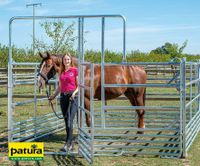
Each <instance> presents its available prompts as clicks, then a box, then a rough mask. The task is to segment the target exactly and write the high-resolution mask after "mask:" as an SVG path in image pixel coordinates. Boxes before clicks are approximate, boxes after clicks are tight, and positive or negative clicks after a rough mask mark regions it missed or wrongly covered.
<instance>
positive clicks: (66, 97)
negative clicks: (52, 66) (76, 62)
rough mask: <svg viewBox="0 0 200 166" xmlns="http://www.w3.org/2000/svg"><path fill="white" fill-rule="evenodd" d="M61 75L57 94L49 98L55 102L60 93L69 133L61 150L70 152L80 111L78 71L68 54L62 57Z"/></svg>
mask: <svg viewBox="0 0 200 166" xmlns="http://www.w3.org/2000/svg"><path fill="white" fill-rule="evenodd" d="M59 73H60V76H59V86H58V88H57V89H56V92H55V94H53V95H52V96H50V97H49V100H53V99H54V98H55V97H56V96H57V95H58V94H59V93H60V97H61V98H60V106H61V110H62V114H63V117H64V120H65V126H66V133H67V137H66V143H65V145H64V147H63V148H61V150H62V151H70V150H72V149H73V145H72V139H73V120H74V117H75V114H76V112H77V110H78V106H77V104H78V103H77V97H76V96H75V95H76V93H77V92H78V69H77V68H76V67H73V65H72V57H71V55H69V54H66V55H64V56H63V57H62V65H61V68H60V69H59ZM73 102H75V103H73ZM69 107H70V108H69Z"/></svg>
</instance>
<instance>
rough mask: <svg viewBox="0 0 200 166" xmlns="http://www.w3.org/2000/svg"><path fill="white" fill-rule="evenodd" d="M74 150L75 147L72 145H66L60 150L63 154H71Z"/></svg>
mask: <svg viewBox="0 0 200 166" xmlns="http://www.w3.org/2000/svg"><path fill="white" fill-rule="evenodd" d="M73 150H74V145H73V143H72V144H66V143H65V145H64V146H63V147H62V148H61V149H60V151H62V152H69V151H73Z"/></svg>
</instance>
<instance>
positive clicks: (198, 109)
mask: <svg viewBox="0 0 200 166" xmlns="http://www.w3.org/2000/svg"><path fill="white" fill-rule="evenodd" d="M197 68H198V79H200V60H199V62H198V64H197ZM197 85H198V87H197V89H198V94H200V81H198V84H197ZM197 102H198V103H197V105H198V108H197V111H200V98H198V99H197Z"/></svg>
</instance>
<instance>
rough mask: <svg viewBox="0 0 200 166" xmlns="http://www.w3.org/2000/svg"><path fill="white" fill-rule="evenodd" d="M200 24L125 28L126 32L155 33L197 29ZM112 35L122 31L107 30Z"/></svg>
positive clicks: (199, 27) (118, 29)
mask: <svg viewBox="0 0 200 166" xmlns="http://www.w3.org/2000/svg"><path fill="white" fill-rule="evenodd" d="M199 29H200V26H196V25H194V26H192V25H183V26H171V27H170V26H169V27H166V26H140V27H131V28H127V29H126V32H127V33H156V32H173V31H174V32H175V31H181V30H199ZM108 32H109V33H111V34H112V35H114V34H117V33H120V32H122V29H120V28H117V29H112V30H109V31H108Z"/></svg>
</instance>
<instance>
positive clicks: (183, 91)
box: [180, 58, 187, 158]
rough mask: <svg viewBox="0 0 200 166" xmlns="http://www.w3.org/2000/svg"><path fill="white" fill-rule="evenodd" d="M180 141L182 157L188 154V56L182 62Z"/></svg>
mask: <svg viewBox="0 0 200 166" xmlns="http://www.w3.org/2000/svg"><path fill="white" fill-rule="evenodd" d="M180 65H181V66H180V141H181V150H182V155H181V157H182V158H185V157H186V156H187V154H186V132H185V130H186V128H185V127H186V107H185V104H186V58H183V59H182V61H181V64H180Z"/></svg>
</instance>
